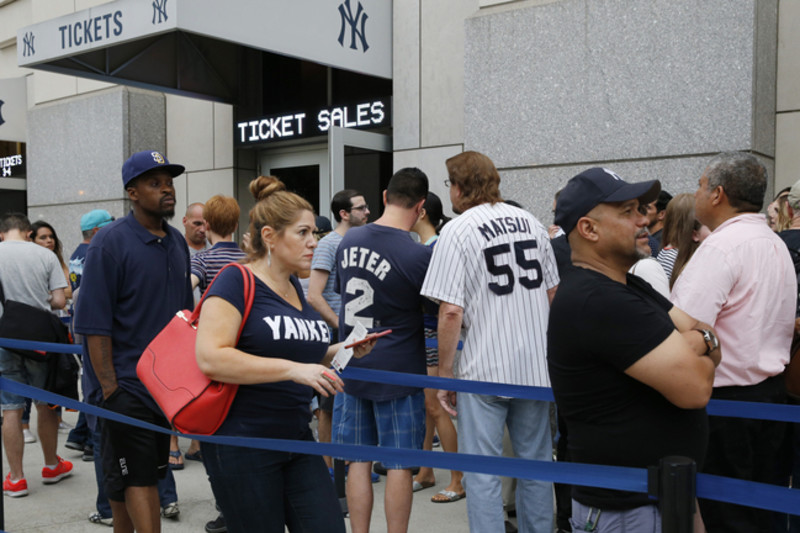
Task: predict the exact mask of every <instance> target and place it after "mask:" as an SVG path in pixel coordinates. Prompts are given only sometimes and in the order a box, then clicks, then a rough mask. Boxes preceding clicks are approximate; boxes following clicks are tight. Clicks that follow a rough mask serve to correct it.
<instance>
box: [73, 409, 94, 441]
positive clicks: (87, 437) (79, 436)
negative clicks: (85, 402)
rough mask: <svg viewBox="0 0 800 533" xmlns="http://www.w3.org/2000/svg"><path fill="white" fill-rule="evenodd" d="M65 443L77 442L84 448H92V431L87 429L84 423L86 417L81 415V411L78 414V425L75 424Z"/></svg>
mask: <svg viewBox="0 0 800 533" xmlns="http://www.w3.org/2000/svg"><path fill="white" fill-rule="evenodd" d="M67 441H69V442H77V443H78V444H83V445H84V446H93V443H92V430H90V429H89V426H88V424H87V423H86V415H85V414H83V411H81V412H80V413H78V423H77V424H75V427H74V428H73V429H72V431H70V432H69V435H67Z"/></svg>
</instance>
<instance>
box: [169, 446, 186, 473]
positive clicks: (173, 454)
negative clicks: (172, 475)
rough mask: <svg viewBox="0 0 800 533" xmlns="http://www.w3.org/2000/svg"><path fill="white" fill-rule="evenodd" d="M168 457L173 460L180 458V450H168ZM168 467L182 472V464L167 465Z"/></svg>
mask: <svg viewBox="0 0 800 533" xmlns="http://www.w3.org/2000/svg"><path fill="white" fill-rule="evenodd" d="M169 456H170V457H174V458H175V459H180V458H181V451H180V450H170V452H169ZM169 467H170V468H171V469H172V470H183V463H169Z"/></svg>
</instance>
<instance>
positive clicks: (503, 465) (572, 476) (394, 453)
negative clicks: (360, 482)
mask: <svg viewBox="0 0 800 533" xmlns="http://www.w3.org/2000/svg"><path fill="white" fill-rule="evenodd" d="M0 388H2V389H4V390H8V391H10V392H13V393H15V394H19V395H20V396H25V397H30V398H33V399H36V400H40V401H45V402H47V403H50V404H56V405H61V406H63V407H65V408H67V409H75V410H79V411H84V412H85V413H87V414H91V415H95V416H98V417H101V418H107V419H111V420H115V421H117V422H121V423H124V424H129V425H133V426H137V427H141V428H145V429H150V430H152V431H157V432H159V433H165V434H170V435H178V436H182V437H187V438H192V439H196V440H200V441H205V442H211V443H216V444H226V445H230V446H241V447H247V448H256V449H262V450H277V451H283V452H291V453H304V454H309V455H329V456H332V457H346V458H348V459H352V460H357V461H358V460H368V461H383V462H387V463H388V462H392V463H399V464H407V465H419V466H430V467H432V468H444V469H448V470H461V471H467V472H478V473H483V474H492V475H500V476H507V477H515V478H523V479H537V480H542V481H550V482H555V483H566V484H570V485H582V486H589V487H599V488H607V489H614V490H624V491H630V492H639V493H647V470H645V469H643V468H629V467H620V466H606V465H591V464H580V463H558V462H549V461H534V460H527V459H517V458H512V457H492V456H484V455H474V454H464V453H448V452H432V451H423V450H410V449H401V448H380V447H371V446H355V445H350V444H333V443H319V442H314V441H295V440H284V439H261V438H250V437H228V436H217V435H210V436H209V435H193V434H184V433H178V432H175V431H172V430H169V429H165V428H163V427H160V426H156V425H154V424H150V423H147V422H142V421H140V420H137V419H135V418H131V417H128V416H125V415H121V414H118V413H115V412H113V411H108V410H106V409H103V408H100V407H97V406H94V405H89V404H86V403H84V402H78V401H75V400H72V399H69V398H66V397H63V396H59V395H57V394H53V393H51V392H47V391H43V390H41V389H37V388H35V387H31V386H29V385H23V384H21V383H17V382H14V381H9V380H8V379H6V378H2V377H0ZM697 496H698V497H700V498H707V499H710V500H717V501H723V502H727V503H734V504H738V505H745V506H749V507H757V508H760V509H767V510H770V511H776V512H781V513H788V514H800V490H793V489H788V488H786V487H779V486H775V485H766V484H763V483H754V482H750V481H742V480H738V479H732V478H725V477H721V476H713V475H709V474H698V475H697Z"/></svg>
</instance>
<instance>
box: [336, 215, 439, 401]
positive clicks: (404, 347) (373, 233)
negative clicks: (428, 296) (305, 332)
mask: <svg viewBox="0 0 800 533" xmlns="http://www.w3.org/2000/svg"><path fill="white" fill-rule="evenodd" d="M430 260H431V249H430V247H428V246H423V245H421V244H419V243H416V242H414V241H413V240H412V239H411V235H410V234H409V233H408V232H407V231H403V230H399V229H396V228H390V227H387V226H380V225H377V224H368V225H366V226H361V227H358V228H352V229H351V230H349V231H348V232H347V234H346V235H345V236H344V238H343V239H342V242H341V243H340V244H339V249H338V250H337V252H336V288H337V290H338V291H339V293H340V294H341V295H342V307H341V310H340V311H339V338H340V339H342V340H344V339H345V338H346V337H347V335H348V334H349V333H350V331H351V330H352V329H353V327H354V326H355V324H356V323H357V322H361V323H362V324H363V325H364V327H366V328H367V330H368V331H370V332H380V331H384V330H387V329H391V330H392V332H391V333H390V334H389V335H387V336H385V337H382V338H381V339H379V340H378V342H377V344H375V347H374V348H373V349H372V351H371V352H370V353H369V354H368V355H366V356H364V357H363V358H361V359H356V358H355V357H354V358H352V359H351V360H350V362H349V363H348V366H351V367H358V368H372V369H376V370H389V371H394V372H406V373H410V374H423V375H424V374H426V373H427V366H426V364H425V335H424V333H423V329H422V303H423V300H425V298H424V297H423V296H421V295H420V292H419V291H420V289H421V288H422V282H423V280H424V279H425V272H426V271H427V270H428V263H430ZM344 382H345V392H346V393H347V394H351V395H353V396H357V397H359V398H365V399H368V400H373V401H387V400H393V399H395V398H402V397H403V396H409V395H411V394H414V393H416V392H418V391H419V390H421V389H418V388H414V387H403V386H399V385H384V384H381V383H370V382H367V381H356V380H348V379H345V380H344Z"/></svg>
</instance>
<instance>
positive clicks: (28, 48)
mask: <svg viewBox="0 0 800 533" xmlns="http://www.w3.org/2000/svg"><path fill="white" fill-rule="evenodd" d="M33 37H34V35H33V32H28V33H26V34H25V35H24V36H23V37H22V46H23V47H24V48H23V49H22V56H23V57H28V56H32V55H33V54H35V53H36V51H35V50H34V49H33Z"/></svg>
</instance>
